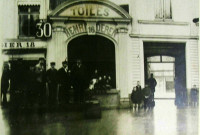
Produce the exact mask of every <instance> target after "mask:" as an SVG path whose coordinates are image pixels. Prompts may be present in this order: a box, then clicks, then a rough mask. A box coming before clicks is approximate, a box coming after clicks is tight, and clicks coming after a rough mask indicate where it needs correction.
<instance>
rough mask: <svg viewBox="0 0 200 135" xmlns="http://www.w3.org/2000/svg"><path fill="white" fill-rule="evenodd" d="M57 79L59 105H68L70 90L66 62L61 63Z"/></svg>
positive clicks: (69, 72) (69, 75)
mask: <svg viewBox="0 0 200 135" xmlns="http://www.w3.org/2000/svg"><path fill="white" fill-rule="evenodd" d="M58 77H59V81H58V84H59V93H58V100H59V103H60V104H65V103H69V98H70V93H69V90H70V88H71V85H72V84H71V71H70V70H69V68H68V63H67V61H63V62H62V68H60V69H59V70H58Z"/></svg>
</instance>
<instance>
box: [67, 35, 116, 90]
mask: <svg viewBox="0 0 200 135" xmlns="http://www.w3.org/2000/svg"><path fill="white" fill-rule="evenodd" d="M77 59H81V60H82V62H83V64H84V65H85V66H86V68H87V71H88V77H87V78H90V77H91V76H92V74H93V73H94V70H95V69H97V70H98V71H99V75H100V76H104V75H106V76H111V78H112V87H113V88H116V69H115V45H114V43H113V42H112V41H110V40H108V39H107V38H104V37H101V36H81V37H78V38H75V39H73V40H72V41H71V42H70V43H69V45H68V60H69V67H72V65H73V64H75V61H76V60H77ZM88 81H89V80H88Z"/></svg>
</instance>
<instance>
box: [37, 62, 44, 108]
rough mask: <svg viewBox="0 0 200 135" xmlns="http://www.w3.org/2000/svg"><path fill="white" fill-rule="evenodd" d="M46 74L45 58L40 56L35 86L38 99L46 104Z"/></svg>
mask: <svg viewBox="0 0 200 135" xmlns="http://www.w3.org/2000/svg"><path fill="white" fill-rule="evenodd" d="M45 74H46V69H45V59H44V58H39V63H38V64H37V65H36V66H35V76H36V83H35V88H36V93H38V94H37V95H38V96H37V97H36V98H37V99H36V100H39V103H40V104H44V103H45V99H46V85H45V83H46V75H45Z"/></svg>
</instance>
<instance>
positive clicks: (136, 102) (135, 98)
mask: <svg viewBox="0 0 200 135" xmlns="http://www.w3.org/2000/svg"><path fill="white" fill-rule="evenodd" d="M131 101H132V102H133V104H134V108H135V110H136V108H137V104H138V101H137V92H136V87H133V90H132V93H131Z"/></svg>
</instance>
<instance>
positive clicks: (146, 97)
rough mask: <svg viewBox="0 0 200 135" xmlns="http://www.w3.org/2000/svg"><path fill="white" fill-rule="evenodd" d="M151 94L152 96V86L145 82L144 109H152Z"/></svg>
mask: <svg viewBox="0 0 200 135" xmlns="http://www.w3.org/2000/svg"><path fill="white" fill-rule="evenodd" d="M150 96H151V88H150V87H149V85H148V84H145V88H144V89H143V97H144V109H145V110H146V109H147V108H148V109H150Z"/></svg>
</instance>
